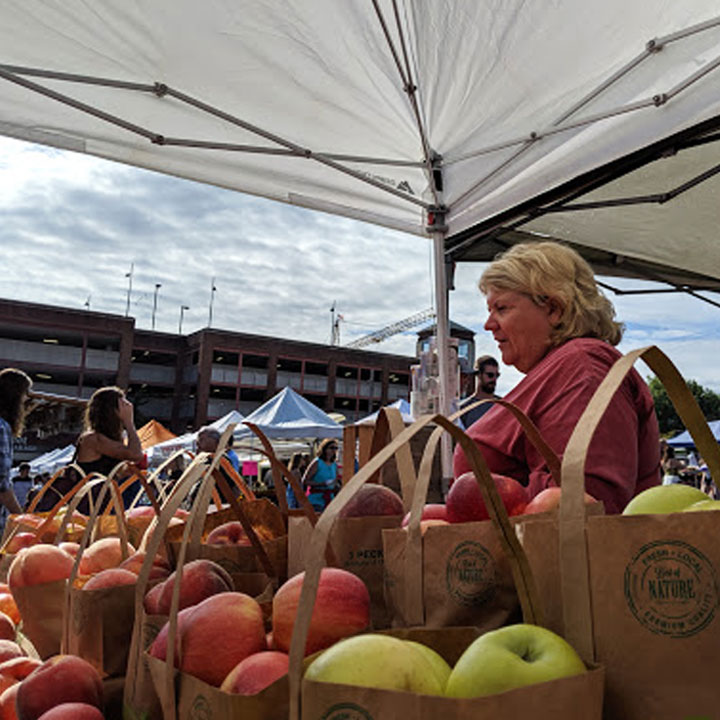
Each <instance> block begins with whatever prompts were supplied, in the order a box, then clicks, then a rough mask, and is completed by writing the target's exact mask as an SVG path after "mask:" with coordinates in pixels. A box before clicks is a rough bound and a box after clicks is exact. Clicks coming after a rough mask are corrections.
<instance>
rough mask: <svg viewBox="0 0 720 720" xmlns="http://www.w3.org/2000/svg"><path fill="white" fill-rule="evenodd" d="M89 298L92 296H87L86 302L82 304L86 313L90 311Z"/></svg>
mask: <svg viewBox="0 0 720 720" xmlns="http://www.w3.org/2000/svg"><path fill="white" fill-rule="evenodd" d="M91 297H92V295H88V296H87V300H86V301H85V303H84V307H85V309H86V310H87V311H88V312H89V311H90V298H91Z"/></svg>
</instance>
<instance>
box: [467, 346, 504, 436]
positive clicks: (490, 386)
mask: <svg viewBox="0 0 720 720" xmlns="http://www.w3.org/2000/svg"><path fill="white" fill-rule="evenodd" d="M474 375H475V377H476V384H475V392H474V393H473V394H472V395H468V397H466V398H463V399H462V400H460V409H461V410H462V409H463V408H465V407H468V406H469V405H473V404H474V403H476V402H479V401H480V400H490V399H493V398H498V397H499V396H498V395H496V394H495V386H496V385H497V381H498V378H499V377H500V367H499V365H498V361H497V360H496V359H495V358H494V357H492V355H483V356H482V357H479V358H478V359H477V360H476V361H475V372H474ZM492 408H493V404H492V403H487V404H486V405H480V406H479V407H476V408H472V409H471V410H467V411H466V412H464V413H463V414H462V415H461V416H460V421H461V422H462V424H463V427H464V428H465V429H467V428H469V427H470V426H471V425H472V424H473V423H474V422H477V421H478V420H479V419H480V418H481V417H482V416H483V415H484V414H485V413H486V412H487V411H488V410H491V409H492Z"/></svg>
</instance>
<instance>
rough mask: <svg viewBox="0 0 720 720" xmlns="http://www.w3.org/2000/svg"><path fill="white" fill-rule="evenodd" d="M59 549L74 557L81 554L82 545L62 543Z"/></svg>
mask: <svg viewBox="0 0 720 720" xmlns="http://www.w3.org/2000/svg"><path fill="white" fill-rule="evenodd" d="M58 547H59V548H60V549H61V550H64V551H65V552H66V553H68V554H69V555H72V556H73V557H75V556H76V555H77V554H78V553H79V552H80V543H76V542H69V541H68V542H61V543H60V544H59V545H58Z"/></svg>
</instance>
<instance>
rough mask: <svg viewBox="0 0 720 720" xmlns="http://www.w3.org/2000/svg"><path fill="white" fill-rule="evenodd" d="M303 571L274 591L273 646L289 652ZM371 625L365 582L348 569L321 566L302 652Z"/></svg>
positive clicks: (330, 643)
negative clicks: (308, 628)
mask: <svg viewBox="0 0 720 720" xmlns="http://www.w3.org/2000/svg"><path fill="white" fill-rule="evenodd" d="M304 578H305V573H304V572H301V573H299V574H298V575H295V576H293V577H291V578H290V579H289V580H288V581H287V582H286V583H285V584H284V585H283V586H282V587H281V588H280V589H279V590H278V591H277V593H276V594H275V598H274V599H273V605H272V625H273V640H274V642H275V647H276V648H277V649H278V650H281V651H282V652H289V650H290V640H291V638H292V631H293V626H294V625H295V616H296V614H297V608H298V604H299V602H300V592H301V591H302V584H303V580H304ZM369 624H370V595H369V593H368V589H367V586H366V585H365V583H364V582H363V581H362V580H361V579H360V578H359V577H357V575H353V574H352V573H351V572H348V571H347V570H341V569H340V568H323V569H322V571H321V573H320V583H319V584H318V591H317V597H316V598H315V604H314V606H313V613H312V619H311V621H310V630H309V632H308V638H307V643H306V645H305V655H310V654H311V653H314V652H317V651H318V650H323V649H324V648H326V647H329V646H330V645H332V644H333V643H335V642H337V641H338V640H340V639H341V638H344V637H348V636H350V635H355V634H356V633H359V632H361V631H363V630H365V628H367V626H368V625H369Z"/></svg>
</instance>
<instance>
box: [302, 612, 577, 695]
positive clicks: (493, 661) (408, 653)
mask: <svg viewBox="0 0 720 720" xmlns="http://www.w3.org/2000/svg"><path fill="white" fill-rule="evenodd" d="M586 671H587V669H586V667H585V665H584V663H583V661H582V660H581V659H580V656H579V655H578V654H577V653H576V652H575V650H574V649H573V648H572V646H571V645H569V644H568V643H567V642H566V641H565V640H564V639H563V638H562V637H560V636H559V635H556V634H555V633H553V632H551V631H550V630H547V629H545V628H542V627H540V626H538V625H528V624H518V625H508V626H506V627H503V628H500V629H499V630H493V631H491V632H487V633H485V634H484V635H481V636H480V637H479V638H477V639H476V640H475V641H473V642H472V643H471V644H470V645H469V646H468V647H467V649H466V650H465V652H464V653H463V654H462V655H461V657H460V659H459V660H458V661H457V663H456V664H455V666H454V667H452V668H451V667H450V665H449V664H448V663H447V662H446V661H445V659H444V658H443V657H442V656H441V655H439V654H438V653H437V652H435V651H434V650H432V649H431V648H429V647H427V646H425V645H423V644H421V643H418V642H414V641H410V640H401V639H399V638H396V637H392V636H390V635H381V634H372V633H371V634H367V635H358V636H356V637H352V638H348V639H347V640H342V641H341V642H338V643H337V644H336V645H334V646H333V647H331V648H330V649H328V650H326V651H325V652H324V653H322V654H321V655H319V656H318V657H317V658H316V659H315V660H313V662H312V663H311V664H310V665H309V666H308V668H307V670H306V672H305V678H306V679H308V680H313V681H316V682H325V683H340V684H343V685H356V686H361V687H370V688H379V689H384V690H400V691H407V692H412V693H418V694H423V695H444V696H447V697H455V698H475V697H484V696H487V695H494V694H496V693H501V692H506V691H508V690H513V689H515V688H520V687H524V686H526V685H533V684H536V683H541V682H547V681H550V680H558V679H560V678H564V677H571V676H573V675H579V674H581V673H584V672H586Z"/></svg>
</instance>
